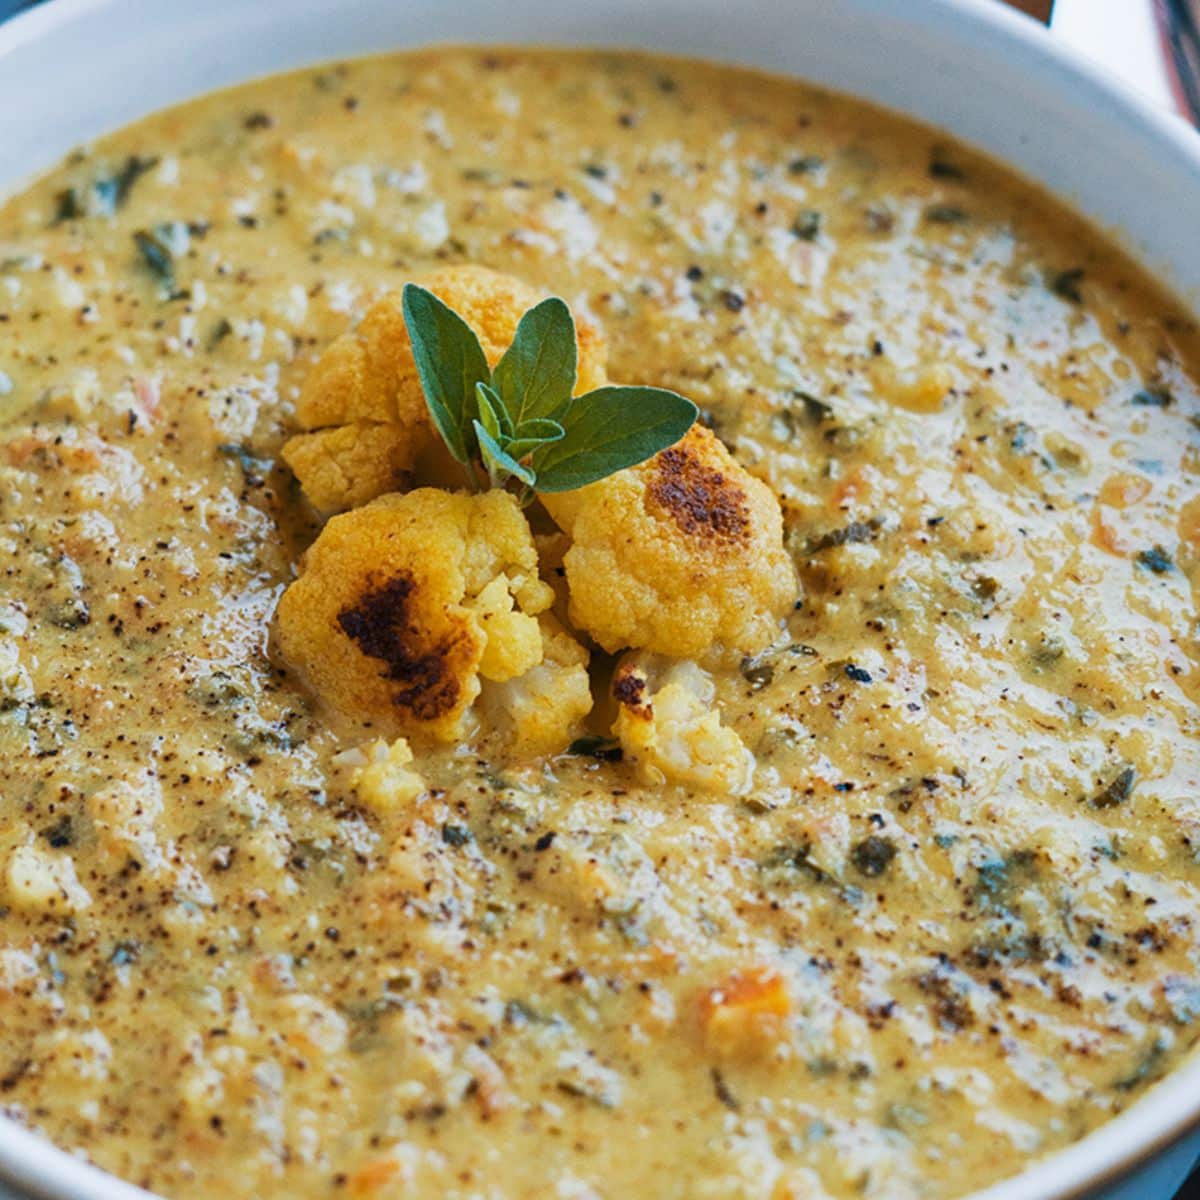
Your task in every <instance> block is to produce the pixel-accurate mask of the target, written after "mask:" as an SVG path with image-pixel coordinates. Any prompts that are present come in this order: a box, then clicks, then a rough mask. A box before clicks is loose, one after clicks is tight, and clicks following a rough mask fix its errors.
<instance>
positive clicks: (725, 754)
mask: <svg viewBox="0 0 1200 1200" xmlns="http://www.w3.org/2000/svg"><path fill="white" fill-rule="evenodd" d="M612 686H613V696H614V698H615V699H616V701H617V704H618V705H619V708H618V711H617V719H616V722H615V723H614V724H613V733H615V734H616V735H617V739H618V741H620V743H621V748H622V749H623V750H624V751H625V755H626V757H627V758H629V759H630V760H631V761H632V762H633V763H635V764H636V766H637V768H638V772H639V774H641V776H642V777H643V778H644V779H645V780H646V781H647V782H648V783H655V784H661V783H667V782H670V783H682V784H685V785H687V786H689V787H695V788H702V789H703V790H705V791H710V792H721V793H724V794H726V795H730V796H744V795H745V794H746V793H747V792H748V791H749V790H750V785H751V783H752V781H753V778H754V756H753V755H752V754H751V753H750V751H749V750H747V749H746V747H745V746H744V745H743V744H742V739H741V738H739V737H738V735H737V734H736V733H735V732H734V731H733V730H732V729H728V728H726V727H725V726H724V725H722V724H721V716H720V713H719V712H718V711H717V710H716V709H715V708H714V707H713V698H714V695H715V688H714V687H713V682H712V680H711V679H710V678H709V677H708V675H707V674H705V672H704V671H702V670H701V669H700V668H699V667H698V666H697V665H696V664H695V663H693V662H676V663H670V664H667V663H664V662H662V661H661V660H658V659H656V658H655V657H654V656H652V655H639V654H628V655H626V656H625V657H624V658H623V659H622V660H621V662H620V663H619V664H618V665H617V670H616V672H615V674H614V675H613V685H612Z"/></svg>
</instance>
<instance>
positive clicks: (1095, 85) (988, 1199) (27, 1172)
mask: <svg viewBox="0 0 1200 1200" xmlns="http://www.w3.org/2000/svg"><path fill="white" fill-rule="evenodd" d="M125 2H126V0H49V2H46V3H42V4H40V5H38V6H37V7H35V8H32V9H28V10H25V11H23V12H21V13H18V14H16V15H15V16H13V17H11V18H9V19H8V20H7V21H5V22H3V23H0V69H2V68H3V63H4V59H5V57H6V56H7V55H9V54H11V53H12V52H14V51H16V50H18V49H20V48H22V47H24V46H26V45H28V44H30V43H33V42H36V41H37V40H39V39H40V38H43V37H46V36H49V35H51V34H53V33H54V32H55V31H56V30H58V29H60V28H61V27H63V26H67V25H69V24H70V23H71V22H73V21H75V20H77V19H79V18H81V17H84V16H87V15H89V14H91V13H94V12H98V11H100V10H103V9H106V8H116V7H119V6H121V5H122V4H123V3H125ZM844 2H845V3H846V7H847V8H854V9H856V10H857V11H858V12H859V14H860V16H861V17H862V18H864V19H865V18H866V17H868V16H869V15H871V13H872V11H873V12H874V13H875V14H876V15H883V14H885V13H886V15H889V16H892V17H894V16H895V13H894V11H892V10H891V5H892V4H893V3H894V0H844ZM905 9H906V11H905V18H906V19H907V20H909V21H910V22H911V23H912V24H914V25H920V24H921V23H922V22H924V23H925V25H926V26H927V27H928V26H931V25H932V23H933V22H934V20H936V21H937V23H938V24H939V25H941V26H947V25H950V26H953V27H954V28H955V30H956V31H957V32H958V33H959V34H960V35H965V36H966V37H967V39H968V40H978V38H979V36H980V34H981V33H982V34H983V35H985V36H987V37H988V38H990V39H993V41H994V45H995V47H996V48H995V49H994V50H993V53H994V54H996V55H997V56H999V55H1005V56H1007V55H1009V54H1018V55H1022V56H1025V57H1026V58H1034V59H1037V60H1041V64H1042V65H1044V66H1050V67H1053V68H1054V69H1055V70H1056V71H1057V72H1058V73H1059V74H1060V75H1061V76H1062V77H1063V86H1064V88H1066V87H1069V88H1070V89H1071V90H1072V91H1073V92H1074V93H1075V97H1076V103H1077V104H1081V105H1082V104H1087V103H1090V104H1093V105H1096V106H1098V107H1099V109H1100V110H1102V111H1103V112H1104V113H1105V114H1106V115H1107V116H1109V117H1111V118H1112V119H1114V120H1117V121H1119V122H1121V124H1122V125H1123V127H1124V128H1125V129H1126V130H1127V131H1129V132H1130V133H1132V134H1133V135H1135V136H1137V137H1138V138H1140V139H1141V140H1143V141H1148V142H1149V143H1151V144H1152V145H1154V146H1155V148H1157V149H1158V150H1160V151H1165V152H1168V153H1170V154H1172V155H1173V156H1176V157H1177V158H1179V159H1181V160H1182V161H1183V162H1184V163H1185V165H1186V166H1187V167H1188V168H1189V169H1190V171H1191V172H1192V173H1193V174H1194V175H1195V179H1196V183H1197V196H1198V197H1200V133H1198V131H1197V130H1195V129H1194V128H1193V127H1192V126H1191V125H1189V124H1188V123H1187V121H1186V120H1185V119H1184V118H1183V117H1181V116H1179V115H1177V114H1174V113H1171V112H1167V111H1165V110H1162V109H1160V108H1158V107H1156V106H1155V105H1154V104H1152V103H1151V102H1150V101H1149V100H1148V99H1146V98H1145V97H1144V96H1142V95H1141V94H1140V93H1139V92H1137V91H1136V90H1135V89H1133V88H1132V87H1130V86H1129V85H1128V84H1126V83H1125V82H1124V81H1123V80H1120V79H1118V78H1115V77H1114V76H1112V75H1110V74H1109V73H1107V72H1106V71H1105V70H1104V69H1103V68H1102V67H1101V66H1100V65H1099V64H1097V63H1094V62H1092V61H1091V60H1089V59H1088V58H1086V57H1085V56H1084V55H1082V54H1080V53H1078V52H1077V51H1075V50H1073V49H1072V48H1071V47H1069V46H1067V45H1065V44H1064V43H1063V42H1062V41H1061V40H1059V39H1056V38H1055V37H1053V36H1052V35H1051V33H1050V32H1049V31H1048V30H1047V29H1045V28H1044V27H1043V26H1042V25H1040V24H1038V23H1037V22H1036V21H1035V20H1033V19H1032V18H1030V17H1027V16H1025V15H1023V14H1021V13H1019V12H1017V11H1015V10H1013V9H1011V8H1009V7H1008V6H1006V5H1004V4H1000V3H997V2H996V0H905ZM488 42H489V44H498V43H497V42H496V41H495V40H494V39H488ZM421 44H438V43H437V42H436V41H435V42H433V43H412V44H411V46H416V45H421ZM513 44H521V45H533V44H536V43H530V42H522V43H513ZM546 44H556V45H560V46H561V45H566V44H568V43H565V42H557V43H551V42H547V43H546ZM580 44H583V43H582V42H581V43H580ZM589 44H591V45H593V46H595V45H599V44H600V43H599V42H591V43H589ZM608 44H609V45H610V47H611V48H612V49H615V50H621V49H628V48H629V47H625V46H622V45H621V44H620V43H619V42H614V43H608ZM411 46H409V45H403V44H400V45H396V44H392V43H390V42H389V43H388V44H387V45H386V46H383V47H381V48H380V50H379V51H378V52H379V53H387V52H396V51H399V52H402V51H403V50H404V49H407V48H411ZM649 52H650V53H654V52H655V51H649ZM684 56H685V57H695V56H693V55H688V54H686V52H685V55H684ZM339 57H342V58H345V57H350V56H334V58H333V59H320V58H318V59H311V58H303V59H297V60H296V61H295V62H294V63H292V64H291V65H289V66H286V67H281V68H279V69H278V73H286V72H287V71H290V70H296V69H300V68H301V67H302V66H303V65H305V64H306V63H307V64H311V65H315V64H316V63H317V62H320V61H336V60H337V58H339ZM714 61H725V62H729V63H736V62H738V61H739V60H738V59H737V58H736V57H730V58H726V59H723V60H722V59H719V58H714ZM745 65H750V66H751V67H752V69H753V64H752V63H751V64H745ZM758 69H763V68H758ZM275 73H277V72H276V71H268V72H265V75H268V76H269V75H271V74H275ZM773 73H777V74H785V75H786V74H787V72H786V71H785V72H779V71H774V72H773ZM254 77H255V76H253V75H247V76H245V77H244V79H243V80H242V81H243V82H248V81H249V80H250V79H251V78H254ZM792 77H793V78H800V79H803V78H804V76H802V75H793V76H792ZM223 86H228V85H225V84H220V85H217V88H214V89H211V90H217V89H218V88H219V87H223ZM816 86H819V87H825V88H827V90H836V89H828V85H825V84H823V83H819V82H818V83H817V84H816ZM203 94H205V92H204V91H203V90H202V91H200V92H198V93H189V94H188V95H186V96H181V97H180V98H179V99H177V100H175V101H173V102H172V103H183V102H185V101H186V100H187V99H188V98H191V97H194V96H196V95H203ZM847 94H850V95H861V96H862V97H863V98H864V99H866V100H868V101H870V102H871V103H873V104H876V105H878V106H880V107H883V108H887V109H889V110H890V111H893V112H897V113H898V114H899V115H901V116H902V117H903V118H905V119H907V120H921V119H922V118H920V117H914V116H913V114H911V113H909V112H906V111H905V110H904V109H902V108H900V107H898V106H895V105H892V104H889V103H888V102H887V101H884V100H879V99H876V98H874V97H872V96H870V95H863V94H862V93H860V92H854V91H850V92H848V93H847ZM161 107H162V106H154V107H151V108H149V109H147V110H146V111H145V112H143V113H142V114H141V115H142V116H148V115H150V113H152V112H155V111H159V110H160V109H161ZM134 119H135V120H136V119H139V118H134ZM946 130H947V132H948V134H950V135H951V136H953V137H956V138H958V139H959V140H961V141H963V142H965V143H967V144H974V142H973V139H971V138H970V137H968V136H967V135H965V134H962V133H959V132H957V130H956V129H955V127H954V124H953V114H952V113H951V114H949V120H948V122H947V125H946ZM984 153H986V154H988V155H989V156H990V157H992V158H994V159H996V160H997V161H998V162H1000V163H1001V164H1002V165H1003V166H1005V167H1007V168H1008V169H1009V170H1014V171H1016V172H1017V173H1018V174H1020V175H1022V176H1023V177H1025V178H1027V179H1028V180H1029V181H1030V182H1032V183H1033V184H1034V185H1035V186H1038V187H1041V188H1043V189H1045V190H1047V191H1049V192H1050V193H1051V194H1052V195H1053V196H1054V197H1055V199H1056V200H1057V201H1059V202H1060V203H1063V204H1065V205H1067V206H1068V207H1070V208H1072V209H1077V208H1078V205H1077V204H1076V203H1075V202H1074V201H1073V200H1072V198H1071V197H1070V196H1069V195H1068V194H1066V193H1064V191H1063V190H1062V189H1060V188H1058V187H1056V186H1055V185H1053V184H1051V183H1049V182H1048V181H1047V180H1045V179H1043V178H1039V177H1038V176H1037V175H1031V174H1030V173H1029V172H1028V171H1027V170H1025V169H1023V168H1021V167H1019V166H1014V164H1012V163H1011V162H1008V161H1007V160H1006V159H1005V158H1004V157H1003V155H998V154H996V153H993V152H992V151H989V150H986V149H985V150H984ZM40 169H41V168H34V169H32V170H31V171H30V173H29V174H28V175H27V176H25V177H19V178H17V179H16V180H13V181H9V182H8V183H0V197H2V196H7V195H9V194H11V192H12V191H13V190H19V189H20V188H22V187H24V186H27V184H28V182H29V179H30V178H31V177H36V175H37V174H38V173H39V172H40ZM1087 219H1088V220H1089V223H1090V224H1092V225H1093V226H1096V225H1097V224H1098V223H1097V222H1096V220H1095V219H1094V218H1092V217H1088V218H1087ZM1099 231H1100V232H1101V234H1102V236H1104V237H1106V238H1108V239H1109V240H1115V241H1116V242H1117V243H1118V244H1120V245H1122V248H1123V249H1124V250H1125V251H1126V252H1127V253H1128V254H1129V255H1130V256H1131V257H1132V258H1134V259H1135V261H1138V262H1139V263H1141V264H1142V265H1143V266H1145V267H1146V268H1147V269H1148V270H1150V271H1152V272H1153V273H1154V274H1156V275H1157V276H1159V277H1160V278H1161V277H1163V275H1164V273H1166V275H1167V279H1168V283H1169V282H1170V276H1169V264H1164V263H1159V264H1155V263H1147V256H1146V254H1145V253H1144V252H1143V251H1140V250H1139V249H1138V248H1137V247H1136V246H1133V245H1130V244H1129V241H1128V239H1127V238H1126V237H1124V236H1123V235H1122V232H1121V231H1120V230H1119V229H1111V228H1103V227H1101V228H1100V230H1099ZM1193 293H1195V294H1193ZM1183 302H1184V305H1185V307H1187V308H1189V309H1190V310H1192V311H1196V310H1198V309H1200V289H1197V288H1189V289H1187V290H1186V292H1185V294H1184V296H1183ZM1197 1132H1200V1045H1198V1046H1197V1047H1196V1048H1195V1049H1194V1050H1193V1051H1192V1052H1191V1053H1190V1054H1189V1056H1188V1057H1186V1058H1185V1059H1184V1060H1183V1061H1182V1062H1181V1063H1180V1064H1179V1065H1178V1066H1177V1067H1176V1068H1175V1069H1174V1070H1173V1071H1171V1072H1170V1073H1169V1074H1168V1075H1167V1076H1165V1077H1164V1078H1163V1079H1162V1080H1160V1081H1159V1082H1157V1083H1155V1084H1154V1085H1152V1086H1151V1087H1150V1088H1149V1089H1148V1090H1147V1091H1146V1092H1145V1093H1144V1094H1143V1095H1142V1096H1140V1097H1139V1098H1138V1100H1137V1101H1136V1102H1135V1103H1134V1104H1132V1105H1130V1107H1129V1108H1127V1109H1125V1110H1124V1111H1122V1112H1121V1113H1119V1114H1117V1115H1116V1116H1114V1117H1112V1118H1110V1119H1109V1120H1107V1121H1105V1122H1104V1123H1103V1124H1101V1125H1100V1126H1098V1127H1097V1128H1096V1129H1094V1130H1092V1131H1091V1132H1090V1133H1089V1134H1087V1135H1085V1136H1084V1137H1083V1138H1081V1139H1079V1140H1077V1141H1075V1142H1073V1143H1071V1144H1070V1145H1068V1146H1066V1147H1064V1148H1062V1149H1060V1150H1058V1151H1056V1152H1054V1153H1052V1154H1050V1155H1048V1156H1047V1157H1046V1158H1044V1159H1038V1160H1034V1161H1033V1162H1032V1163H1031V1164H1029V1165H1028V1166H1027V1167H1026V1169H1025V1170H1023V1171H1022V1172H1021V1173H1020V1174H1018V1175H1014V1176H1010V1177H1007V1178H1005V1179H1002V1180H1000V1181H998V1182H997V1183H995V1184H993V1185H991V1186H989V1187H987V1188H985V1189H983V1190H982V1191H975V1192H972V1193H970V1194H969V1195H967V1196H964V1198H963V1200H1082V1198H1083V1197H1086V1196H1090V1195H1093V1194H1095V1193H1096V1192H1097V1191H1098V1190H1100V1189H1103V1188H1106V1187H1111V1186H1113V1185H1115V1184H1118V1183H1120V1182H1121V1181H1122V1180H1127V1179H1128V1177H1129V1176H1131V1175H1132V1174H1134V1173H1135V1172H1137V1171H1138V1170H1139V1168H1141V1167H1144V1166H1145V1165H1146V1164H1147V1163H1148V1162H1149V1161H1150V1160H1152V1159H1155V1158H1157V1157H1158V1156H1159V1155H1161V1154H1163V1153H1164V1152H1165V1151H1167V1150H1168V1149H1170V1148H1172V1147H1178V1146H1181V1144H1182V1142H1183V1141H1184V1140H1185V1139H1186V1138H1187V1137H1188V1135H1189V1134H1192V1133H1197ZM1197 1149H1198V1150H1200V1145H1198V1146H1197ZM5 1183H7V1184H9V1185H11V1186H15V1187H17V1188H19V1189H21V1191H22V1193H23V1194H25V1195H28V1196H37V1197H44V1198H45V1200H62V1198H64V1197H69V1198H71V1200H153V1198H152V1194H151V1193H149V1192H147V1191H145V1190H144V1189H142V1188H140V1187H138V1186H137V1185H135V1184H132V1183H129V1182H127V1181H126V1180H123V1179H120V1178H119V1177H117V1176H114V1175H111V1174H109V1173H108V1172H106V1171H104V1170H102V1169H101V1168H99V1167H96V1166H94V1165H92V1164H91V1163H89V1162H88V1161H86V1160H85V1159H84V1158H82V1157H80V1156H79V1155H77V1154H73V1153H71V1152H69V1151H67V1150H64V1149H61V1148H59V1147H58V1146H57V1145H55V1144H53V1143H52V1142H50V1141H48V1140H47V1139H45V1138H43V1137H41V1136H40V1135H39V1134H36V1133H34V1132H32V1131H31V1130H29V1129H28V1128H26V1127H25V1126H23V1125H20V1124H18V1123H17V1122H16V1121H14V1120H12V1119H10V1118H8V1117H5V1116H3V1115H0V1184H5Z"/></svg>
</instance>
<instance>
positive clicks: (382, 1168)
mask: <svg viewBox="0 0 1200 1200" xmlns="http://www.w3.org/2000/svg"><path fill="white" fill-rule="evenodd" d="M408 1176H409V1170H408V1164H407V1163H406V1162H404V1160H403V1159H401V1158H400V1157H399V1156H398V1155H396V1154H385V1155H384V1156H383V1157H382V1158H376V1159H374V1160H372V1161H371V1162H369V1163H365V1164H364V1165H363V1166H361V1167H359V1168H358V1170H357V1171H355V1172H354V1174H353V1175H351V1176H350V1180H349V1186H348V1188H347V1191H348V1192H349V1194H350V1195H351V1196H353V1197H354V1198H355V1200H367V1198H368V1197H372V1196H378V1195H380V1194H381V1193H382V1192H383V1190H384V1189H385V1188H386V1187H387V1186H388V1185H389V1184H405V1183H408V1182H409V1178H408Z"/></svg>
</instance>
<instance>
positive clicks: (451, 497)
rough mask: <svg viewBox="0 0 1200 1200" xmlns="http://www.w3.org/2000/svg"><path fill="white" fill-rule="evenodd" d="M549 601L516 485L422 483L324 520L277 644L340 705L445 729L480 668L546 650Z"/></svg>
mask: <svg viewBox="0 0 1200 1200" xmlns="http://www.w3.org/2000/svg"><path fill="white" fill-rule="evenodd" d="M552 601H553V593H552V592H551V590H550V588H549V587H548V586H547V585H546V584H545V583H543V582H542V581H541V580H540V579H539V578H538V574H537V553H536V551H535V549H534V545H533V539H532V537H531V535H530V532H529V526H528V525H527V524H526V522H525V518H524V516H522V514H521V511H520V509H519V508H518V507H517V505H516V502H515V501H514V500H513V498H512V497H511V496H509V495H508V494H506V493H504V492H500V491H492V492H487V493H485V494H483V495H478V496H471V495H463V494H456V493H451V492H443V491H439V490H437V489H433V488H421V489H418V490H417V491H414V492H409V493H407V494H406V495H390V496H383V497H380V498H379V499H378V500H375V501H373V502H372V503H370V504H368V505H366V506H364V507H363V508H359V509H355V510H354V511H353V512H350V513H345V514H343V515H342V516H339V517H334V518H333V519H332V520H331V521H329V523H328V524H327V525H326V526H325V528H324V530H322V532H321V534H320V536H319V537H318V538H317V540H316V541H315V542H314V543H313V544H312V546H311V547H310V548H309V549H308V551H307V553H306V554H305V556H304V559H303V560H302V563H301V572H300V577H299V578H298V579H297V580H296V581H295V583H293V584H292V585H291V586H290V587H289V588H288V589H287V591H286V592H285V593H284V594H283V597H282V599H281V600H280V602H279V610H278V623H277V632H278V644H279V649H280V651H281V653H282V654H283V656H284V658H285V659H287V660H288V661H289V662H290V663H292V664H293V665H294V666H295V667H296V668H298V669H299V670H300V671H301V672H302V673H303V674H304V675H305V676H306V677H307V679H308V681H309V683H310V684H311V685H312V687H313V688H314V690H315V691H316V692H317V693H318V694H319V695H320V696H321V697H322V698H323V699H324V700H325V701H326V703H328V704H329V705H330V706H331V707H332V708H334V709H336V710H338V711H340V712H342V713H343V714H345V715H346V716H348V717H351V718H354V719H357V720H360V721H363V722H366V723H369V724H371V725H373V726H375V727H376V728H377V729H379V730H380V731H381V732H383V733H385V734H386V735H387V736H389V737H394V736H396V735H397V734H408V733H419V734H426V735H430V736H433V737H436V738H441V739H443V740H453V739H455V738H457V737H458V736H460V734H461V732H462V727H463V717H464V715H465V713H466V711H467V709H468V708H469V707H470V706H471V704H472V703H473V702H474V700H475V698H476V696H478V694H479V676H480V675H481V674H482V675H483V676H484V678H495V679H499V680H507V679H511V678H513V677H514V676H516V675H519V674H521V673H523V672H525V671H528V670H529V669H531V668H532V667H535V666H537V665H538V663H540V662H541V659H542V645H541V637H540V633H539V626H538V621H537V614H539V613H541V612H544V611H545V610H546V609H547V608H549V606H550V604H551V602H552Z"/></svg>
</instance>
